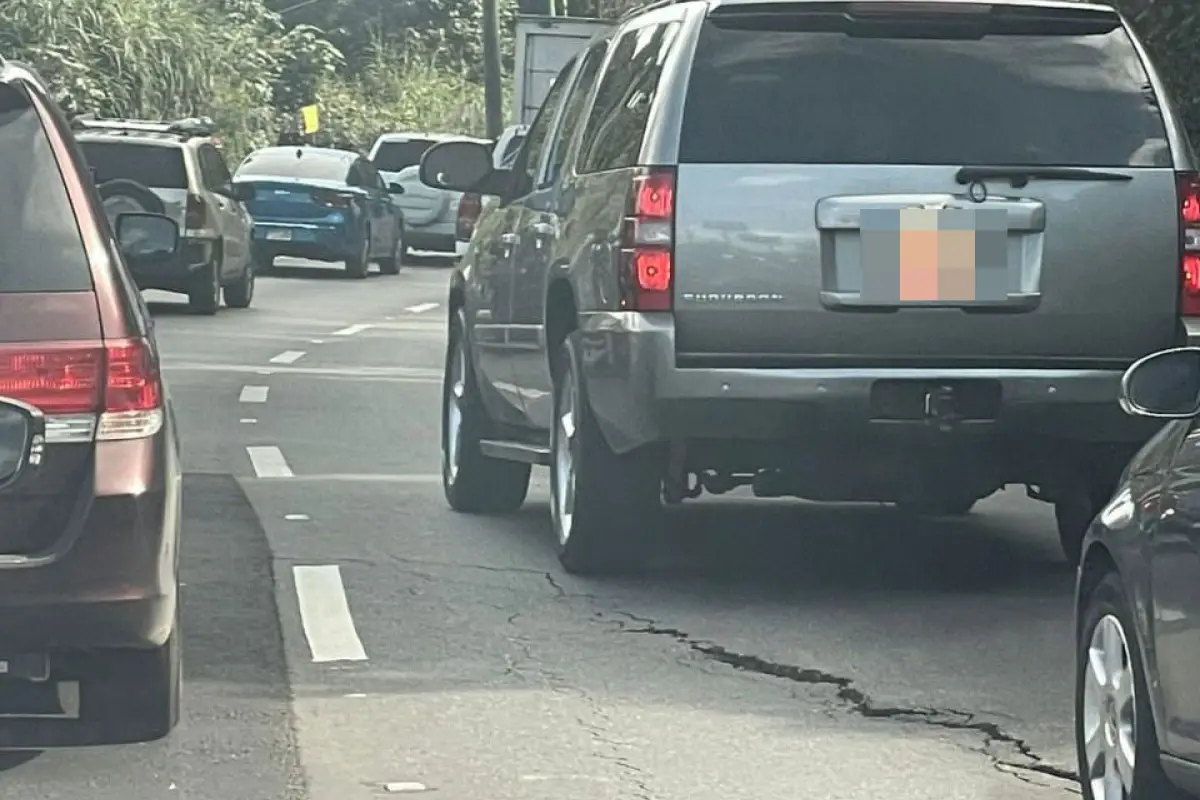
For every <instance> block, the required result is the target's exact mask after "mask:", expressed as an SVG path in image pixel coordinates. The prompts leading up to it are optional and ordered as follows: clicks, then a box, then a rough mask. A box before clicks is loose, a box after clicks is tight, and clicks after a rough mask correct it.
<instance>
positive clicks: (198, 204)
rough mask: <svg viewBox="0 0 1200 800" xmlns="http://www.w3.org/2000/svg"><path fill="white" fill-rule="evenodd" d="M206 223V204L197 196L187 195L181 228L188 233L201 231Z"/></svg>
mask: <svg viewBox="0 0 1200 800" xmlns="http://www.w3.org/2000/svg"><path fill="white" fill-rule="evenodd" d="M207 223H208V203H207V202H205V200H204V198H203V197H201V196H200V195H198V194H189V195H188V198H187V210H186V211H185V212H184V214H183V227H184V228H186V229H187V230H189V231H198V230H202V229H203V228H204V227H205V225H206V224H207Z"/></svg>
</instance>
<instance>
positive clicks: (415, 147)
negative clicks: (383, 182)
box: [372, 139, 433, 172]
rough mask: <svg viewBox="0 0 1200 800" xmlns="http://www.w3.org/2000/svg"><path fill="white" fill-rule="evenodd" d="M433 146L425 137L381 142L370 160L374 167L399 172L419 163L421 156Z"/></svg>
mask: <svg viewBox="0 0 1200 800" xmlns="http://www.w3.org/2000/svg"><path fill="white" fill-rule="evenodd" d="M432 146H433V142H431V141H428V140H426V139H409V140H408V141H404V142H383V143H382V144H380V145H379V150H378V151H376V153H375V157H374V158H373V159H372V161H373V162H374V164H375V169H381V170H383V171H384V172H399V171H400V170H402V169H407V168H408V167H412V166H416V165H417V164H420V163H421V156H423V155H425V151H426V150H428V149H429V148H430V147H432Z"/></svg>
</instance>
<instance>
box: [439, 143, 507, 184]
mask: <svg viewBox="0 0 1200 800" xmlns="http://www.w3.org/2000/svg"><path fill="white" fill-rule="evenodd" d="M419 175H420V178H421V183H423V184H425V185H426V186H430V187H432V188H434V189H446V190H449V191H452V192H464V193H465V192H474V193H477V194H491V195H504V194H505V192H506V190H507V187H508V183H509V178H510V176H511V175H512V173H511V172H510V171H509V170H506V169H496V168H495V167H493V166H492V154H491V151H490V150H488V147H487V145H485V144H480V143H479V142H441V143H440V144H435V145H434V146H433V147H431V148H429V149H428V150H426V151H425V155H423V156H422V157H421V169H420V172H419Z"/></svg>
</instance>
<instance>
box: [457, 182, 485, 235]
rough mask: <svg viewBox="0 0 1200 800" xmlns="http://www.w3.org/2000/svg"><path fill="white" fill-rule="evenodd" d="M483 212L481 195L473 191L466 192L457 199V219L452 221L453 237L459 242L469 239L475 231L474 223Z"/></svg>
mask: <svg viewBox="0 0 1200 800" xmlns="http://www.w3.org/2000/svg"><path fill="white" fill-rule="evenodd" d="M482 212H483V197H482V195H478V194H476V193H475V192H467V193H466V194H464V195H463V196H462V197H461V198H459V201H458V219H457V220H456V221H455V223H454V238H455V239H457V240H458V241H460V242H469V241H471V235H472V234H474V233H475V223H477V222H479V215H480V214H481V213H482Z"/></svg>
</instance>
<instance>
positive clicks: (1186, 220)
mask: <svg viewBox="0 0 1200 800" xmlns="http://www.w3.org/2000/svg"><path fill="white" fill-rule="evenodd" d="M1179 231H1180V258H1181V261H1182V271H1183V295H1182V297H1181V298H1180V312H1181V313H1182V314H1183V315H1184V316H1185V317H1200V174H1198V173H1195V172H1181V173H1180V174H1179Z"/></svg>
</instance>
